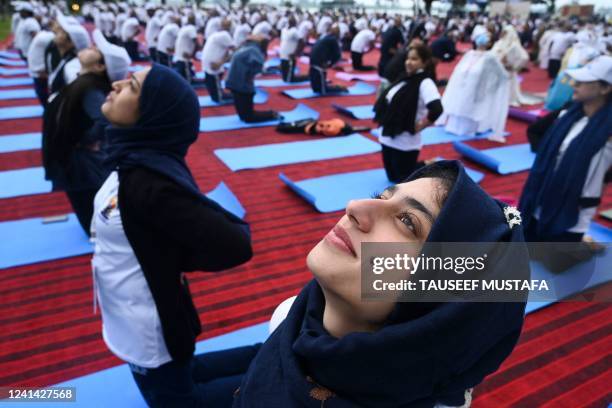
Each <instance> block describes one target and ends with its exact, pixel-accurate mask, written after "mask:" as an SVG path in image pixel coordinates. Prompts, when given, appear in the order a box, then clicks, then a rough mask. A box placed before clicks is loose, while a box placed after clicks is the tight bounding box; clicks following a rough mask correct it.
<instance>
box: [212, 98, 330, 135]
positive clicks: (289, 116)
mask: <svg viewBox="0 0 612 408" xmlns="http://www.w3.org/2000/svg"><path fill="white" fill-rule="evenodd" d="M280 114H281V115H282V116H283V118H282V120H281V119H275V120H269V121H267V122H259V123H246V122H243V121H241V120H240V118H239V117H238V115H226V116H209V117H204V118H201V119H200V132H214V131H217V130H234V129H247V128H254V127H264V126H274V125H278V124H279V123H280V122H281V121H284V122H295V121H298V120H302V119H318V118H319V112H317V111H316V110H314V109H311V108H309V107H308V106H306V105H303V104H298V105H297V106H296V107H295V108H294V109H293V110H290V111H286V112H280Z"/></svg>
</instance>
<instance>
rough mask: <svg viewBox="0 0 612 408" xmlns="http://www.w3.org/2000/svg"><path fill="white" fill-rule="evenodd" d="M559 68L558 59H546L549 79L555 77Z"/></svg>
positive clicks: (559, 62) (559, 61)
mask: <svg viewBox="0 0 612 408" xmlns="http://www.w3.org/2000/svg"><path fill="white" fill-rule="evenodd" d="M560 69H561V60H558V59H551V60H548V77H549V78H550V79H555V78H556V77H557V74H558V73H559V70H560Z"/></svg>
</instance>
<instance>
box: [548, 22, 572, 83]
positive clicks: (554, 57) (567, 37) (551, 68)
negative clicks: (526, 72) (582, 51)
mask: <svg viewBox="0 0 612 408" xmlns="http://www.w3.org/2000/svg"><path fill="white" fill-rule="evenodd" d="M574 38H575V35H574V33H573V32H572V31H570V26H569V24H567V23H566V24H565V25H563V27H562V30H561V31H560V32H557V33H555V34H554V35H553V37H552V39H551V44H550V53H549V59H548V77H549V78H550V79H554V78H556V77H557V74H558V73H559V69H560V68H561V60H562V59H563V55H564V54H565V51H567V50H568V49H569V48H570V47H571V46H572V44H573V43H574Z"/></svg>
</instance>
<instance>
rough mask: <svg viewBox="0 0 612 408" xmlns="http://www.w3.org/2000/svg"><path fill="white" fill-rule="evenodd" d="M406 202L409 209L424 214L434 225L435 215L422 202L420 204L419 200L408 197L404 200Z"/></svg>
mask: <svg viewBox="0 0 612 408" xmlns="http://www.w3.org/2000/svg"><path fill="white" fill-rule="evenodd" d="M404 202H405V203H406V205H408V206H409V207H412V208H414V209H415V210H417V211H419V212H421V213H423V215H424V216H425V218H427V220H428V221H429V222H430V223H431V224H432V225H433V223H434V221H435V220H436V219H435V217H434V215H433V213H432V212H431V211H429V209H428V208H427V207H425V205H423V203H422V202H420V201H419V200H417V199H416V198H414V197H406V198H404Z"/></svg>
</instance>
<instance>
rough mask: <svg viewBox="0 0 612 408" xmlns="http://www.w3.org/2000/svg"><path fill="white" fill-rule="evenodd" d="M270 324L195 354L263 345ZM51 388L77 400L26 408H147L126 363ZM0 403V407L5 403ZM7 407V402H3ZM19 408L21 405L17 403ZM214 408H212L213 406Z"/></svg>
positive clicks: (220, 339)
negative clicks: (72, 393)
mask: <svg viewBox="0 0 612 408" xmlns="http://www.w3.org/2000/svg"><path fill="white" fill-rule="evenodd" d="M268 327H269V323H268V322H264V323H260V324H257V325H254V326H250V327H246V328H244V329H239V330H236V331H233V332H230V333H226V334H223V335H221V336H217V337H212V338H210V339H206V340H202V341H199V342H197V343H196V351H195V353H196V354H201V353H207V352H213V351H220V350H226V349H230V348H235V347H243V346H250V345H253V344H256V343H263V342H264V341H266V339H267V338H268ZM54 387H74V388H76V396H77V398H76V401H75V402H70V403H66V404H61V403H57V402H46V403H45V402H29V403H28V404H27V407H35V408H60V407H62V406H69V407H70V408H108V407H115V408H123V407H129V408H146V407H147V404H146V403H145V401H144V399H143V398H142V396H141V394H140V391H139V390H138V387H137V386H136V383H135V382H134V378H133V377H132V373H131V372H130V368H129V367H128V365H127V364H122V365H120V366H116V367H112V368H108V369H106V370H102V371H98V372H96V373H93V374H89V375H86V376H83V377H79V378H75V379H72V380H68V381H64V382H62V383H59V384H55V385H54ZM4 403H5V402H4V401H1V402H0V404H4ZM6 404H7V405H8V403H6ZM17 404H18V405H17V406H19V405H22V404H21V403H17ZM213 408H214V407H213Z"/></svg>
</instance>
